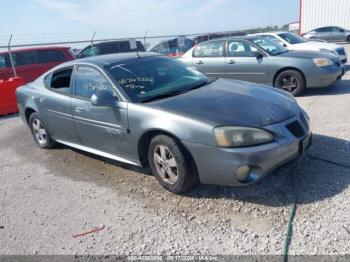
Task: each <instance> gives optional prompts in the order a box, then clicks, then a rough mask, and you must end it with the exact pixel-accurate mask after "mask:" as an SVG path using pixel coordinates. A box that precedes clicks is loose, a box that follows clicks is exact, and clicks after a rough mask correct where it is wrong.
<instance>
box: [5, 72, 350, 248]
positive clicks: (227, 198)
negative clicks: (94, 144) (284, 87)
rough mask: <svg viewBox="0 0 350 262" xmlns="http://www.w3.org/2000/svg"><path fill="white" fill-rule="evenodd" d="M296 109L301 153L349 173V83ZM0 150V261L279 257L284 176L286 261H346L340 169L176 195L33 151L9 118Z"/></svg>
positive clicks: (344, 179)
mask: <svg viewBox="0 0 350 262" xmlns="http://www.w3.org/2000/svg"><path fill="white" fill-rule="evenodd" d="M298 101H299V103H300V104H301V105H302V106H303V107H304V109H305V110H306V111H307V112H308V113H309V115H310V117H311V120H312V124H311V126H312V130H313V132H314V134H315V136H314V145H313V147H312V148H311V150H310V153H311V154H313V155H315V156H319V157H323V158H327V159H331V160H334V161H338V162H343V163H347V164H350V159H349V156H350V142H349V141H350V114H349V112H350V103H349V101H350V74H349V73H348V75H346V76H345V77H344V80H342V81H341V82H338V83H337V84H336V85H335V86H334V87H332V88H329V89H320V90H310V91H308V92H307V93H306V94H305V95H304V96H303V97H300V98H298ZM0 145H1V147H0V156H1V158H0V159H1V160H0V236H1V237H0V254H9V255H10V254H116V255H128V254H132V255H140V254H152V255H172V254H191V255H208V254H210V255H216V254H223V255H232V254H236V255H237V254H241V255H242V254H282V251H283V241H284V238H285V232H286V228H287V221H288V218H289V214H290V205H291V201H292V179H291V177H292V176H291V172H292V171H295V179H296V185H297V186H296V187H297V194H298V202H299V205H298V209H297V213H296V217H295V220H294V227H293V238H292V243H291V249H290V253H291V254H349V253H350V252H349V250H350V211H349V206H350V188H349V184H350V170H349V169H346V168H343V167H340V166H336V165H332V164H328V163H324V162H320V161H315V160H312V159H310V158H308V157H304V158H303V159H302V160H301V162H300V163H294V164H292V165H288V166H286V167H284V168H282V169H280V170H278V171H276V172H275V173H274V174H272V175H271V176H269V177H268V178H266V179H265V180H264V181H263V182H262V183H260V184H259V185H256V186H252V187H248V188H228V187H216V186H200V187H198V188H197V189H196V190H195V191H193V192H191V193H189V194H188V195H186V196H177V195H174V194H171V193H169V192H166V191H165V190H163V189H162V188H161V187H160V186H159V185H158V183H157V182H156V180H155V179H154V178H153V177H151V176H149V175H146V174H145V173H144V172H143V170H140V169H137V168H134V167H131V166H128V165H124V164H120V163H116V162H113V161H109V160H107V159H103V158H99V157H95V156H92V155H90V154H86V153H83V152H81V151H77V150H73V149H70V148H68V147H64V146H60V147H58V148H56V149H53V150H42V149H39V148H38V147H37V146H36V145H35V143H34V140H33V139H32V137H31V135H30V133H29V129H28V128H27V127H26V126H25V125H24V124H23V123H22V122H21V121H20V119H19V118H18V117H16V116H14V117H6V118H1V119H0ZM99 226H104V229H102V230H101V231H99V232H98V233H92V234H88V235H86V236H81V237H77V238H74V237H73V236H72V235H74V234H77V233H81V232H85V231H88V230H91V229H92V228H95V227H99Z"/></svg>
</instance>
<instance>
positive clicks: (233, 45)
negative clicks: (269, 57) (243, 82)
mask: <svg viewBox="0 0 350 262" xmlns="http://www.w3.org/2000/svg"><path fill="white" fill-rule="evenodd" d="M256 51H257V49H256V48H255V47H254V46H252V45H250V44H248V43H247V42H245V41H240V40H233V41H229V42H228V57H255V56H256V55H255V52H256Z"/></svg>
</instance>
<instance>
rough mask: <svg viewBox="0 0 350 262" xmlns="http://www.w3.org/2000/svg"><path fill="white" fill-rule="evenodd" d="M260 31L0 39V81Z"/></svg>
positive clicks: (174, 52) (178, 51)
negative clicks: (89, 59)
mask: <svg viewBox="0 0 350 262" xmlns="http://www.w3.org/2000/svg"><path fill="white" fill-rule="evenodd" d="M272 29H274V28H272ZM268 30H271V28H268ZM261 31H264V29H261V28H259V29H252V30H246V31H225V32H213V33H195V34H187V35H154V36H150V35H148V34H147V33H146V34H145V35H143V36H131V37H125V36H116V37H110V36H109V37H108V35H98V36H97V35H96V34H95V33H93V34H89V35H88V34H61V35H59V34H57V35H53V34H48V35H11V36H0V79H3V80H6V79H8V78H12V77H17V76H18V77H22V78H23V79H24V81H25V82H26V83H28V82H32V81H34V80H35V79H36V78H37V77H39V76H40V75H42V74H43V73H45V72H46V71H48V70H50V69H51V68H53V67H54V66H56V65H58V64H60V63H63V62H66V61H70V60H73V59H78V58H83V57H87V56H94V55H102V54H107V53H120V52H130V51H131V52H132V51H145V50H146V51H153V52H158V53H161V54H164V55H168V56H172V57H179V56H181V55H182V54H184V53H185V52H186V51H187V50H189V49H190V48H191V47H192V46H194V45H195V44H198V43H200V42H203V41H207V40H211V39H215V38H220V37H227V36H242V35H246V34H248V33H255V32H261Z"/></svg>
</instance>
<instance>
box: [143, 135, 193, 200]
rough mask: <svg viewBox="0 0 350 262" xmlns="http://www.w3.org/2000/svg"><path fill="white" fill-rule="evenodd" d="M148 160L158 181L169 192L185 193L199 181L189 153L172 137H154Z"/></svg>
mask: <svg viewBox="0 0 350 262" xmlns="http://www.w3.org/2000/svg"><path fill="white" fill-rule="evenodd" d="M148 161H149V165H150V168H151V170H152V173H153V174H154V176H155V177H156V178H157V180H158V182H159V183H160V184H161V186H163V187H164V188H165V189H166V190H168V191H170V192H173V193H175V194H181V193H185V192H187V191H189V190H190V189H192V188H194V187H195V186H197V185H198V183H199V182H198V177H197V173H196V171H195V168H194V164H193V163H192V161H191V158H190V156H189V154H188V153H187V152H186V150H185V149H184V148H183V146H182V145H181V144H180V143H179V142H178V141H177V140H175V139H174V138H172V137H169V136H166V135H158V136H156V137H154V138H153V139H152V141H151V143H150V146H149V149H148Z"/></svg>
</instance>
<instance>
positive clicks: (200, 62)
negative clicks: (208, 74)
mask: <svg viewBox="0 0 350 262" xmlns="http://www.w3.org/2000/svg"><path fill="white" fill-rule="evenodd" d="M196 64H198V65H201V64H204V62H203V61H202V60H199V61H197V62H196Z"/></svg>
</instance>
